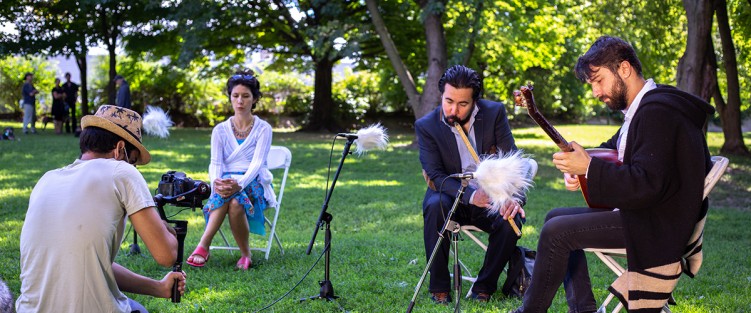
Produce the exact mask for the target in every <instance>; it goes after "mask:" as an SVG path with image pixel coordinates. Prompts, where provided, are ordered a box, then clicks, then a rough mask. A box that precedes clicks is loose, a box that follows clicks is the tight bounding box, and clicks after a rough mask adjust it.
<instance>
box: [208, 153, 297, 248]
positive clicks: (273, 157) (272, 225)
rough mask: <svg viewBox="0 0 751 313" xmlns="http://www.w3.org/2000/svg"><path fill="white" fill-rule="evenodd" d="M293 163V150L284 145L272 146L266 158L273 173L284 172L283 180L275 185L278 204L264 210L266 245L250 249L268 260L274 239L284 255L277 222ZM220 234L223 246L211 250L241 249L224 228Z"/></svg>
mask: <svg viewBox="0 0 751 313" xmlns="http://www.w3.org/2000/svg"><path fill="white" fill-rule="evenodd" d="M291 163H292V152H290V151H289V149H287V148H286V147H282V146H271V149H270V150H269V155H268V157H267V158H266V164H267V165H268V167H269V170H271V171H272V173H277V172H282V170H283V174H282V182H281V184H279V186H274V187H278V188H279V192H278V193H277V196H276V206H269V207H268V208H266V211H265V212H264V215H265V216H264V219H266V225H267V226H268V229H267V234H268V236H269V239H268V241H267V242H266V246H265V247H260V248H259V247H250V250H256V251H263V252H264V253H265V254H266V255H265V258H266V260H268V259H269V254H270V253H271V246H272V245H273V241H274V240H276V243H277V245H279V250H280V251H281V253H282V255H284V248H283V247H282V242H281V240H279V236H278V235H277V234H276V226H277V222H278V221H279V209H280V208H281V205H282V198H283V197H284V186H285V185H286V183H287V173H289V166H290V164H291ZM275 170H276V171H275ZM270 209H273V210H274V219H273V220H270V219H269V213H270ZM219 235H220V236H221V237H222V240H224V245H223V246H211V247H209V249H210V250H215V249H219V250H239V249H240V248H238V247H237V246H232V245H230V244H229V241H228V240H227V237H226V236H225V235H224V232H223V231H222V228H221V227H220V228H219Z"/></svg>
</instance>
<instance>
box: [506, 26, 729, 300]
mask: <svg viewBox="0 0 751 313" xmlns="http://www.w3.org/2000/svg"><path fill="white" fill-rule="evenodd" d="M576 75H577V77H578V78H579V79H580V80H582V82H586V83H589V84H590V85H591V86H592V94H593V95H594V96H595V97H596V98H598V99H600V101H603V102H605V104H607V106H608V107H609V108H610V109H612V110H620V111H622V112H623V113H624V114H625V120H624V124H623V126H622V127H621V128H620V129H619V131H618V132H617V133H616V134H615V135H614V136H613V137H612V138H610V140H608V141H607V142H605V143H603V144H602V145H601V147H602V148H610V149H614V150H617V151H618V159H619V160H620V161H622V162H623V164H621V165H617V164H616V163H613V162H607V161H605V160H603V159H600V158H593V157H591V156H590V155H589V154H588V153H587V151H586V150H584V149H583V148H582V147H581V146H580V145H578V144H577V143H575V142H573V141H572V142H571V144H572V146H573V149H574V151H572V152H558V153H555V154H554V155H553V163H554V164H555V166H556V167H557V168H558V169H559V170H561V171H562V172H563V173H564V175H565V183H566V188H567V189H569V190H576V189H578V188H579V187H580V186H579V181H578V179H577V178H576V177H575V176H574V175H586V184H587V185H586V187H587V189H588V195H589V198H590V200H591V201H593V202H594V203H597V204H602V205H604V206H606V207H610V208H618V210H613V209H596V208H557V209H554V210H552V211H550V212H549V213H548V215H547V217H546V219H545V224H544V225H543V228H542V231H541V232H540V240H539V242H538V246H537V261H536V264H535V268H534V272H533V273H532V284H531V286H530V287H529V289H527V292H526V293H525V295H524V302H523V304H522V307H520V308H519V309H517V310H516V311H514V312H517V313H521V312H524V313H530V312H547V309H548V308H549V307H550V304H551V302H552V300H553V297H554V296H555V293H556V291H557V290H558V287H559V286H560V284H561V283H562V282H563V284H564V289H565V291H566V299H567V301H568V305H569V311H570V312H595V311H596V310H597V306H596V304H595V299H594V295H593V294H592V289H591V284H590V280H589V274H588V270H587V262H586V259H585V256H584V251H583V250H582V249H584V248H603V249H617V248H626V251H627V255H628V271H627V272H626V273H624V274H623V275H622V276H620V277H619V278H618V280H616V282H615V283H614V284H613V285H612V286H611V291H612V292H614V294H615V295H616V296H617V297H619V298H620V300H621V301H622V302H623V304H624V305H625V306H626V308H627V309H628V310H629V311H631V312H659V311H660V310H661V309H662V307H663V306H664V305H665V303H666V302H667V300H668V297H669V295H670V293H671V292H672V291H673V288H675V285H676V284H677V281H678V277H679V276H680V274H681V262H680V261H681V258H682V255H683V253H684V250H685V248H686V243H688V241H689V237H690V236H691V234H692V232H693V230H694V226H695V225H696V223H697V222H698V221H699V220H700V219H701V217H702V216H703V215H704V214H706V210H707V201H706V200H704V201H702V196H703V195H702V191H703V184H704V176H705V175H706V174H707V172H709V170H710V168H711V167H712V163H711V160H710V156H709V151H708V149H707V143H706V140H705V138H704V133H703V130H702V127H703V125H704V123H705V121H706V120H707V118H708V116H709V115H710V114H713V113H714V109H713V108H712V107H711V106H710V105H709V104H707V103H706V102H705V101H703V100H701V99H699V98H697V97H694V96H693V95H690V94H688V93H685V92H683V91H680V90H678V89H676V88H674V87H670V86H664V85H656V84H655V83H654V82H653V81H652V80H651V79H649V80H645V79H644V77H643V76H642V68H641V63H640V62H639V59H638V58H637V57H636V52H635V51H634V49H633V48H632V47H631V46H630V45H629V44H628V43H627V42H625V41H624V40H622V39H620V38H616V37H609V36H603V37H600V38H599V39H597V41H595V43H594V44H593V45H592V47H591V48H590V49H589V51H587V53H585V54H584V55H583V56H581V57H580V58H579V60H578V62H577V64H576Z"/></svg>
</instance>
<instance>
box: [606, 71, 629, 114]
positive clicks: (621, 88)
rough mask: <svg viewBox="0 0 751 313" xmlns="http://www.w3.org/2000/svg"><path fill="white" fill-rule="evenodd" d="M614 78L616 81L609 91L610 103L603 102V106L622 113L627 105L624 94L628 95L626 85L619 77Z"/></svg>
mask: <svg viewBox="0 0 751 313" xmlns="http://www.w3.org/2000/svg"><path fill="white" fill-rule="evenodd" d="M616 78H617V80H616V82H615V85H614V86H613V88H612V89H611V90H610V94H611V96H610V103H607V102H605V104H606V105H607V106H608V108H610V109H611V110H613V111H615V110H618V111H623V110H625V109H626V106H627V105H628V103H626V101H627V100H626V94H627V93H628V88H627V87H626V84H625V83H624V82H623V79H622V78H621V77H620V76H616Z"/></svg>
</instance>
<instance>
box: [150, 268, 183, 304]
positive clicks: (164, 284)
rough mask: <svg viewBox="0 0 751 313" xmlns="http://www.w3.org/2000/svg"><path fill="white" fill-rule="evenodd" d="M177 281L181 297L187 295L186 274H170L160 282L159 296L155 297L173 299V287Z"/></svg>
mask: <svg viewBox="0 0 751 313" xmlns="http://www.w3.org/2000/svg"><path fill="white" fill-rule="evenodd" d="M175 279H177V280H178V281H177V290H178V291H179V292H180V295H181V296H182V295H183V294H185V281H186V279H187V275H186V274H185V272H179V273H178V272H169V273H167V275H165V276H164V278H162V280H160V281H159V287H158V288H159V290H158V294H156V295H155V296H156V297H160V298H170V297H172V286H174V285H175Z"/></svg>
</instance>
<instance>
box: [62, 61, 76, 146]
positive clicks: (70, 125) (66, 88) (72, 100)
mask: <svg viewBox="0 0 751 313" xmlns="http://www.w3.org/2000/svg"><path fill="white" fill-rule="evenodd" d="M78 88H79V87H78V84H76V83H74V82H72V81H70V73H65V83H64V84H63V92H64V93H65V99H64V100H65V106H66V108H67V110H68V111H69V114H68V116H69V118H68V119H66V120H65V132H66V133H68V134H70V133H71V132H75V131H76V128H77V127H78V119H77V118H76V101H78Z"/></svg>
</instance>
